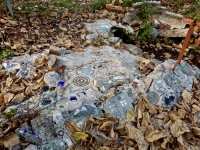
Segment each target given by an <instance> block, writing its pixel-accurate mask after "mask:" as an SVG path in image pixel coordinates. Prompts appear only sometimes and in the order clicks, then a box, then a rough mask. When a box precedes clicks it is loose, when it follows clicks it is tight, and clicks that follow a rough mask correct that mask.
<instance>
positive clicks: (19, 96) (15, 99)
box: [12, 93, 25, 103]
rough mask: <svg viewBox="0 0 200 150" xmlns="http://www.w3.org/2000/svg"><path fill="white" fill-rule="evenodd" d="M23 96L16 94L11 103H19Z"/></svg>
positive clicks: (22, 94)
mask: <svg viewBox="0 0 200 150" xmlns="http://www.w3.org/2000/svg"><path fill="white" fill-rule="evenodd" d="M24 98H25V96H24V93H18V94H17V95H15V97H14V98H13V99H12V102H18V103H21V102H22V101H23V100H24Z"/></svg>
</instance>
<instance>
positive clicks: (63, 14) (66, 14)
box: [61, 9, 68, 18]
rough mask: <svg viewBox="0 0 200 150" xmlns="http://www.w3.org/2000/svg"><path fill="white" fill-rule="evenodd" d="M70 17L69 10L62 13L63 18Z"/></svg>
mask: <svg viewBox="0 0 200 150" xmlns="http://www.w3.org/2000/svg"><path fill="white" fill-rule="evenodd" d="M67 16H68V10H66V9H65V10H64V11H63V13H62V16H61V18H64V17H67Z"/></svg>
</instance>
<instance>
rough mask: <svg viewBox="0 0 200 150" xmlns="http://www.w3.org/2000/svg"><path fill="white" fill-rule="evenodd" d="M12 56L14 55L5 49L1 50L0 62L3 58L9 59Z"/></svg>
mask: <svg viewBox="0 0 200 150" xmlns="http://www.w3.org/2000/svg"><path fill="white" fill-rule="evenodd" d="M13 56H14V53H13V52H11V51H9V50H7V49H3V50H2V51H0V60H1V59H4V58H10V57H13Z"/></svg>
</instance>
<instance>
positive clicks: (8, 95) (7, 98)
mask: <svg viewBox="0 0 200 150" xmlns="http://www.w3.org/2000/svg"><path fill="white" fill-rule="evenodd" d="M13 97H14V94H12V93H6V94H4V102H5V103H9V102H10V101H11V100H12V99H13Z"/></svg>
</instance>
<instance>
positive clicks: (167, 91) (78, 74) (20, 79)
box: [0, 1, 200, 150]
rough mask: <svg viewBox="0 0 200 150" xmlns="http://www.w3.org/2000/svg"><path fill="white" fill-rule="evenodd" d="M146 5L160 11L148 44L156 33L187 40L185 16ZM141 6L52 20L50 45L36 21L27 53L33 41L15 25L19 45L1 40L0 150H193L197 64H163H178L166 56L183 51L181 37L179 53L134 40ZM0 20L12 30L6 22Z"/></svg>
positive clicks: (199, 93)
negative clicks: (87, 149) (10, 51)
mask: <svg viewBox="0 0 200 150" xmlns="http://www.w3.org/2000/svg"><path fill="white" fill-rule="evenodd" d="M145 5H146V6H148V7H150V8H152V7H155V8H156V9H157V10H158V11H157V13H156V14H154V15H152V17H153V22H154V26H153V28H152V30H151V31H150V32H149V33H148V34H149V35H150V37H151V40H157V38H158V37H159V36H161V35H162V33H163V36H164V37H166V36H167V37H175V38H178V39H179V40H180V39H181V38H182V37H185V36H186V34H187V30H188V28H187V24H188V23H187V22H186V21H184V19H185V18H184V17H183V16H182V15H178V14H174V13H170V12H167V11H166V8H165V7H162V6H160V2H158V1H148V2H146V4H145ZM146 6H145V7H146ZM143 7H144V3H141V2H138V3H134V4H133V5H132V8H130V10H129V11H128V10H127V8H126V9H122V7H118V6H117V7H115V6H114V5H113V4H110V5H106V9H107V10H108V11H111V12H108V11H107V10H103V11H98V12H100V13H99V14H98V12H97V13H89V14H79V13H77V12H75V13H71V14H68V13H67V14H66V15H65V17H63V18H62V19H63V20H62V19H61V20H60V21H57V20H56V21H55V20H54V21H55V22H53V24H56V25H55V26H56V30H57V31H56V32H55V31H54V29H53V28H52V27H50V28H49V29H48V28H44V31H45V32H47V31H48V32H47V33H52V35H51V36H49V37H48V38H47V37H46V38H45V36H44V35H42V33H40V32H39V30H40V29H39V28H38V29H35V28H34V27H36V26H37V27H38V26H39V25H44V24H42V23H41V22H40V21H38V20H37V19H36V20H34V19H33V20H32V21H31V24H32V25H33V26H34V27H33V28H34V32H35V33H34V37H37V38H35V45H34V44H33V45H32V46H31V50H30V51H29V52H25V53H24V50H25V49H26V48H27V45H28V43H29V42H33V39H34V37H32V38H31V34H30V33H27V32H28V31H27V30H29V29H28V28H26V26H23V27H22V26H18V27H19V29H20V33H21V34H20V35H19V36H22V37H23V38H22V37H20V41H19V42H18V41H14V42H10V41H9V42H8V41H6V38H4V40H3V41H2V45H4V46H5V47H6V48H10V49H13V50H14V51H15V55H16V56H12V54H11V53H8V52H7V51H6V50H5V49H3V51H4V54H5V55H4V59H3V60H2V62H1V64H0V77H1V78H0V85H1V86H0V88H1V92H0V149H4V148H8V149H13V150H17V149H25V150H41V149H42V150H47V149H55V150H65V149H85V148H90V149H99V150H105V149H106V150H109V149H113V150H114V149H128V150H132V149H139V150H147V149H169V150H170V149H189V150H193V149H200V144H199V136H200V133H199V132H200V122H199V118H200V103H199V101H200V69H199V66H198V64H200V63H193V62H195V61H194V60H193V61H189V60H192V59H190V58H193V59H195V56H191V55H188V54H187V53H186V54H185V55H186V57H185V60H182V61H181V62H180V64H178V65H177V66H176V68H174V69H173V67H174V65H175V63H176V61H174V60H173V59H170V58H177V56H176V55H175V56H174V55H173V53H172V52H174V51H176V52H179V51H180V49H181V48H182V47H181V46H182V40H183V39H181V40H180V41H179V45H178V44H175V43H173V46H174V47H176V49H175V48H172V46H169V42H170V40H169V39H168V40H167V41H165V39H162V40H164V42H161V41H162V40H161V41H160V42H156V44H155V45H154V44H148V43H147V42H136V40H138V39H137V35H138V34H139V33H140V32H139V30H141V29H142V28H141V26H142V25H141V23H142V22H141V20H140V19H138V18H136V19H135V20H131V19H130V18H131V17H136V16H137V15H138V14H137V13H138V12H137V9H140V8H143ZM133 8H134V9H133ZM112 11H114V12H112ZM127 11H128V12H127ZM124 12H127V13H126V14H125V15H124V14H119V15H117V13H124ZM130 12H132V14H130ZM133 12H134V13H133ZM52 15H53V14H52ZM94 16H95V19H94V20H92V19H93V17H94ZM119 16H123V17H121V18H120V17H119ZM117 17H118V20H117ZM83 18H84V19H83ZM177 18H178V19H177ZM67 19H68V21H66V20H67ZM81 19H82V21H81ZM75 20H76V21H75ZM116 20H117V21H116ZM122 20H124V21H126V22H127V21H129V22H127V23H128V24H123V22H122ZM43 21H44V22H43V23H46V24H47V23H48V22H49V21H52V20H48V19H47V18H46V19H45V20H43ZM0 22H1V24H4V25H5V24H6V25H8V26H10V28H11V27H16V26H17V25H18V22H16V21H14V20H13V19H10V20H9V19H8V18H7V19H6V18H4V19H1V20H0ZM25 22H26V21H25ZM60 22H62V23H60ZM80 22H81V23H80ZM143 22H144V21H143ZM29 23H30V21H29ZM51 23H52V22H51ZM22 24H23V23H22ZM65 24H67V26H66V25H65ZM55 26H53V27H55ZM196 26H197V27H198V22H196V25H195V32H196V34H197V35H196V37H195V40H197V38H199V31H198V29H197V27H196ZM33 28H31V29H33ZM51 29H52V30H51ZM143 29H144V28H143ZM5 30H6V31H5V32H7V31H8V29H5ZM9 30H10V29H9ZM166 31H167V32H166ZM175 31H177V33H176V32H175ZM182 31H184V32H182ZM1 33H2V34H1V35H2V36H3V37H4V33H3V32H1ZM180 33H181V34H180ZM13 34H14V32H13ZM164 34H165V35H164ZM166 34H167V35H166ZM149 35H148V36H149ZM9 36H10V34H9ZM9 36H8V37H9ZM53 36H55V37H53ZM16 37H17V36H16ZM25 37H28V39H29V41H27V40H26V38H25ZM0 38H1V37H0ZM15 40H16V39H15ZM42 40H43V42H41V41H42ZM50 41H51V42H50ZM193 42H194V41H193ZM102 43H104V44H102ZM134 44H135V45H134ZM37 49H38V51H37V52H35V50H37ZM39 49H40V51H39ZM146 49H148V52H146ZM151 49H153V50H154V51H156V53H154V51H153V52H151ZM165 50H166V51H165ZM171 50H173V51H171ZM22 51H23V52H22ZM161 51H164V52H163V54H164V57H163V56H162V55H160V52H161ZM188 51H189V48H188ZM20 53H23V55H21V56H20V55H19V54H20ZM161 57H163V58H161ZM187 57H188V59H187ZM196 57H198V55H196ZM197 61H198V60H197ZM195 65H197V66H195Z"/></svg>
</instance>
